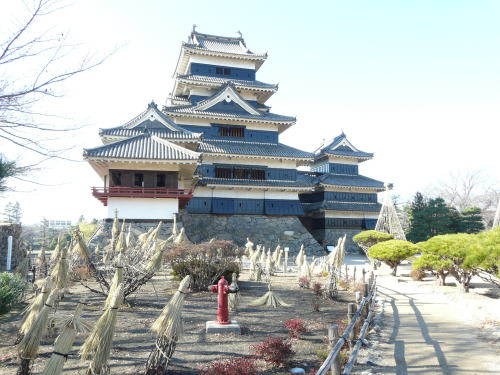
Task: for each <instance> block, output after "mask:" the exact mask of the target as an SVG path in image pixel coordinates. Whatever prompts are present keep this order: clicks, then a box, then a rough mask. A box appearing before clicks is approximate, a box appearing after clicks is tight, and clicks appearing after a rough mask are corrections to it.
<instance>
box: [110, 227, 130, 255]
mask: <svg viewBox="0 0 500 375" xmlns="http://www.w3.org/2000/svg"><path fill="white" fill-rule="evenodd" d="M126 248H127V239H126V236H125V219H123V221H122V228H121V230H120V234H119V235H118V240H117V241H116V244H115V247H114V248H113V250H114V251H115V252H116V251H117V252H119V253H123V252H124V251H125V249H126Z"/></svg>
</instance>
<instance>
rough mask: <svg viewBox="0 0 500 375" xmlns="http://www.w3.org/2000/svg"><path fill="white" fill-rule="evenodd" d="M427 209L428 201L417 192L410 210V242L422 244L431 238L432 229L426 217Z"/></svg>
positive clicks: (408, 235) (408, 236)
mask: <svg viewBox="0 0 500 375" xmlns="http://www.w3.org/2000/svg"><path fill="white" fill-rule="evenodd" d="M427 207H428V203H427V201H426V199H425V198H424V196H423V195H422V194H421V193H419V192H417V193H416V194H415V197H414V198H413V202H412V203H411V204H410V207H409V210H408V217H409V220H410V223H409V230H408V233H407V235H406V237H407V238H408V240H409V241H412V242H420V241H425V240H426V239H428V238H429V230H430V228H429V224H428V222H427V217H426V215H427V213H426V210H427Z"/></svg>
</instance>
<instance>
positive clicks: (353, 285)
mask: <svg viewBox="0 0 500 375" xmlns="http://www.w3.org/2000/svg"><path fill="white" fill-rule="evenodd" d="M352 287H353V288H356V266H354V270H353V272H352Z"/></svg>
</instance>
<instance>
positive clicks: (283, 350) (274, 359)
mask: <svg viewBox="0 0 500 375" xmlns="http://www.w3.org/2000/svg"><path fill="white" fill-rule="evenodd" d="M250 349H251V350H252V351H253V355H254V357H255V358H258V359H262V360H264V361H266V362H269V363H271V364H273V365H274V366H283V365H285V364H287V363H288V362H290V360H291V359H292V357H293V356H294V355H295V352H294V351H293V349H292V344H291V343H290V342H289V341H287V340H285V339H282V338H281V337H272V336H269V337H268V338H267V339H265V340H264V341H262V342H260V343H258V344H255V345H252V346H251V347H250Z"/></svg>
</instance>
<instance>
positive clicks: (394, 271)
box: [391, 264, 398, 276]
mask: <svg viewBox="0 0 500 375" xmlns="http://www.w3.org/2000/svg"><path fill="white" fill-rule="evenodd" d="M397 272H398V265H397V264H396V265H395V266H393V267H392V272H391V275H392V276H396V274H397Z"/></svg>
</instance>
